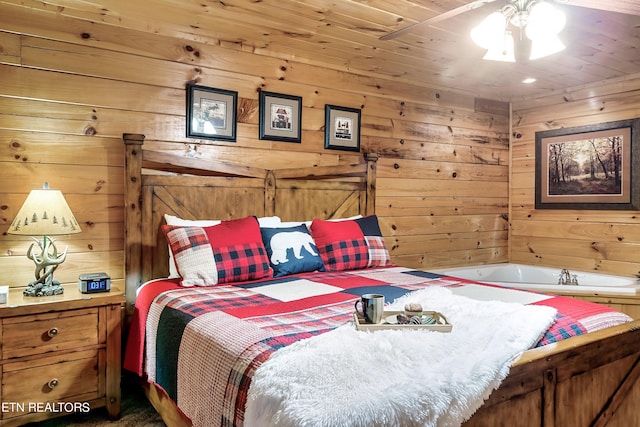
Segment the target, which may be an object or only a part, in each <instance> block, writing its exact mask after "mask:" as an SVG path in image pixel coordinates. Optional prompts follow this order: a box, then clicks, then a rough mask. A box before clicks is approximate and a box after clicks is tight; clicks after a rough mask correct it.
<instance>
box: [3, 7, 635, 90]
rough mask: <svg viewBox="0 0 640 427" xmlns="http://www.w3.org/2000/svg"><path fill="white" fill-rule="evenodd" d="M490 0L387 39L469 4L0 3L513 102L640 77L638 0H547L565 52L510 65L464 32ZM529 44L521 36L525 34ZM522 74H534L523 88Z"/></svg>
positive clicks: (520, 52) (520, 49)
mask: <svg viewBox="0 0 640 427" xmlns="http://www.w3.org/2000/svg"><path fill="white" fill-rule="evenodd" d="M504 1H505V0H497V1H494V2H492V3H490V4H487V5H484V6H481V7H479V8H476V9H473V10H469V11H467V12H465V13H462V14H460V15H457V16H454V17H451V18H448V19H445V20H442V21H440V22H438V23H436V24H434V25H431V26H423V27H420V28H418V29H415V31H412V32H410V33H408V34H405V35H402V36H401V37H397V38H395V39H392V40H386V41H383V40H380V39H379V37H380V36H382V35H385V34H388V33H390V32H392V31H395V30H398V29H401V28H404V27H406V26H408V25H411V24H413V23H416V22H419V21H422V20H426V19H428V18H431V17H434V16H437V15H439V14H441V13H444V12H446V11H449V10H452V9H455V8H457V7H460V6H462V5H465V4H468V3H470V1H469V0H262V1H250V0H224V1H210V0H205V1H202V0H154V1H153V2H146V1H141V0H135V1H134V0H94V1H85V0H54V1H51V2H49V1H35V0H2V1H0V3H6V4H11V5H12V6H14V7H28V8H34V9H40V11H48V12H50V13H55V14H62V15H66V16H71V17H75V18H79V19H83V20H88V21H92V22H104V23H107V24H110V25H114V26H122V27H127V28H132V29H136V30H140V31H146V32H154V33H158V34H163V35H168V36H173V37H179V38H183V39H185V40H192V41H197V42H202V43H207V44H217V45H221V46H224V47H231V48H234V49H242V50H244V51H249V52H253V53H256V54H268V55H272V56H276V57H280V58H284V59H290V60H295V61H300V62H305V63H309V64H319V65H323V66H329V67H331V68H335V69H337V70H349V71H351V72H354V73H362V74H366V75H374V76H375V75H384V76H392V77H393V78H394V79H397V80H399V81H406V82H409V83H413V84H419V85H423V86H428V87H437V88H449V89H451V90H455V91H459V92H463V93H471V94H474V95H476V96H480V97H483V98H490V99H497V100H505V101H506V100H516V99H526V98H529V97H535V96H536V95H541V94H548V93H552V92H562V91H563V90H564V89H565V88H567V87H575V86H580V85H583V84H587V83H592V82H597V81H601V80H605V79H611V78H619V79H624V77H625V76H628V75H632V74H636V73H640V1H639V0H579V3H580V4H583V5H593V7H599V8H606V9H607V11H604V10H598V9H591V8H586V7H580V6H575V5H573V4H571V3H574V2H575V1H578V0H557V2H554V3H555V5H556V6H557V7H559V8H560V9H562V10H563V11H564V12H565V13H566V16H567V26H566V28H565V29H564V30H563V32H562V33H561V34H560V38H561V39H562V40H563V41H564V43H565V44H566V45H567V49H566V50H565V51H563V52H561V53H558V54H555V55H553V56H550V57H547V58H543V59H538V60H536V61H529V60H528V59H526V56H525V54H524V51H525V50H527V47H526V41H520V40H518V39H519V38H518V37H517V35H516V39H517V40H516V44H517V47H516V49H517V56H519V60H518V62H517V63H515V64H514V63H501V62H493V61H485V60H482V56H483V55H484V51H483V50H482V49H480V48H478V47H477V46H475V45H474V44H473V42H472V41H471V40H470V37H469V32H470V30H471V28H472V27H473V26H474V25H476V24H477V23H478V22H480V21H481V20H482V19H483V18H484V17H485V16H486V15H488V14H489V13H491V12H493V11H495V10H497V9H499V8H500V7H501V6H503V5H504V4H505V3H504ZM523 38H524V40H526V37H524V36H523ZM528 77H532V78H535V79H537V81H536V82H535V83H533V84H529V85H526V84H523V83H522V80H523V79H525V78H528Z"/></svg>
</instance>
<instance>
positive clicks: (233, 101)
mask: <svg viewBox="0 0 640 427" xmlns="http://www.w3.org/2000/svg"><path fill="white" fill-rule="evenodd" d="M237 108H238V92H234V91H231V90H224V89H215V88H212V87H206V86H198V85H189V86H188V87H187V138H207V139H216V140H223V141H235V140H236V128H237V123H236V111H237Z"/></svg>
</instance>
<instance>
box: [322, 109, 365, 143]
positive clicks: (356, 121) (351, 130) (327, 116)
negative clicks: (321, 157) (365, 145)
mask: <svg viewBox="0 0 640 427" xmlns="http://www.w3.org/2000/svg"><path fill="white" fill-rule="evenodd" d="M324 148H330V149H334V150H347V151H360V109H358V108H347V107H338V106H336V105H328V104H327V105H325V107H324Z"/></svg>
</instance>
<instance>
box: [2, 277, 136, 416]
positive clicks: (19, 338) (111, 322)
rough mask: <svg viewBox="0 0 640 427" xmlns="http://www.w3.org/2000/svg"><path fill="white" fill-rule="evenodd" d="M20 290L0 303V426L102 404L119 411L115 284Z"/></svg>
mask: <svg viewBox="0 0 640 427" xmlns="http://www.w3.org/2000/svg"><path fill="white" fill-rule="evenodd" d="M64 288H65V289H64V293H63V294H62V295H54V296H49V297H25V296H23V295H22V290H21V289H15V290H13V289H12V290H10V291H9V295H8V298H7V302H6V304H0V342H1V343H2V347H1V350H0V366H1V368H2V369H1V370H0V378H1V381H0V384H1V385H0V426H17V425H22V424H25V423H28V422H32V421H41V420H45V419H48V418H52V417H57V416H63V415H68V414H71V413H78V412H80V413H82V412H88V411H89V410H90V409H93V408H98V407H103V406H106V408H107V412H108V415H109V418H110V419H117V418H118V417H119V416H120V374H121V344H122V341H121V340H122V318H123V308H122V307H123V304H124V302H125V298H124V295H123V292H122V290H120V289H118V288H112V289H111V292H107V293H95V294H82V293H80V292H79V290H78V286H77V285H66V286H65V287H64Z"/></svg>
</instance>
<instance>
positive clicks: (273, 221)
mask: <svg viewBox="0 0 640 427" xmlns="http://www.w3.org/2000/svg"><path fill="white" fill-rule="evenodd" d="M164 220H165V221H166V223H167V225H182V226H191V227H211V226H214V225H218V224H220V223H221V222H222V220H219V219H184V218H180V217H177V216H173V215H169V214H164ZM280 222H281V221H280V217H277V216H263V217H261V218H258V224H260V227H278V226H279V224H280ZM167 249H168V250H169V278H174V277H180V274H178V269H176V263H175V261H174V260H173V254H172V253H171V248H169V247H168V246H167Z"/></svg>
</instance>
